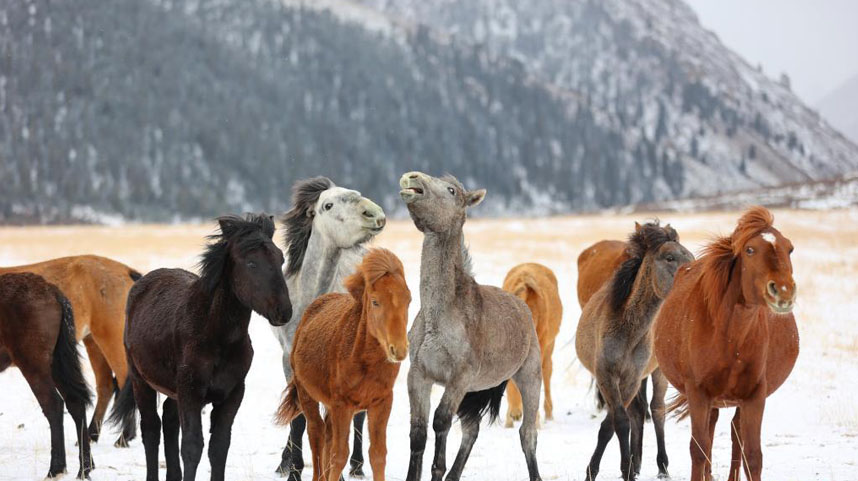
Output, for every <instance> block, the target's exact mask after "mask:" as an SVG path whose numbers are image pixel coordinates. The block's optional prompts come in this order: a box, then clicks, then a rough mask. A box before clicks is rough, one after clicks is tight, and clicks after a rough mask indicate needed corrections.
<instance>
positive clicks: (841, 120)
mask: <svg viewBox="0 0 858 481" xmlns="http://www.w3.org/2000/svg"><path fill="white" fill-rule="evenodd" d="M817 107H818V108H819V112H820V113H821V114H822V115H823V116H824V117H825V118H826V119H828V120H829V121H830V122H831V124H832V125H833V126H834V127H835V128H837V129H839V130H840V131H841V132H843V134H844V135H846V136H847V137H849V138H850V139H851V140H852V141H853V142H858V75H856V76H854V77H852V78H850V79H849V80H847V81H845V82H843V84H842V85H841V86H839V87H837V88H836V89H834V90H833V91H832V92H831V93H829V94H827V95H826V96H825V97H823V98H822V100H820V101H819V103H818V104H817Z"/></svg>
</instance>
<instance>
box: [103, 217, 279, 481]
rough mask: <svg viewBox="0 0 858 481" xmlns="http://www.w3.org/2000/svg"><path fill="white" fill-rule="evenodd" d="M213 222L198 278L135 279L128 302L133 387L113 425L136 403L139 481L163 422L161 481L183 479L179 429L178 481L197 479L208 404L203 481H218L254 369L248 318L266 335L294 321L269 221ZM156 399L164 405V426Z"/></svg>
mask: <svg viewBox="0 0 858 481" xmlns="http://www.w3.org/2000/svg"><path fill="white" fill-rule="evenodd" d="M218 222H219V224H220V231H221V234H220V235H214V236H211V237H210V239H211V241H212V242H211V243H210V244H209V245H208V247H207V249H206V251H205V253H204V254H203V256H202V261H201V262H200V268H201V276H196V275H194V274H192V273H190V272H188V271H185V270H182V269H158V270H155V271H152V272H150V273H149V274H146V275H145V276H143V278H141V279H140V280H139V281H137V282H136V283H135V284H134V287H132V289H131V291H130V292H129V294H128V306H127V307H126V311H127V320H126V324H125V349H126V355H127V358H128V375H129V379H131V382H130V383H126V384H125V387H124V388H123V392H122V393H121V395H120V399H119V401H118V402H117V403H116V406H115V407H114V410H113V412H112V413H111V421H112V422H113V423H123V424H125V423H128V422H133V421H132V419H133V418H132V417H131V414H132V413H133V412H134V404H135V402H136V405H137V408H138V409H139V410H140V430H141V432H142V438H143V446H144V448H145V451H146V479H147V481H157V479H158V444H159V441H160V439H159V438H160V430H161V423H162V421H163V429H164V452H165V455H166V458H167V479H168V480H179V479H182V470H181V467H180V465H179V425H180V424H181V429H182V447H181V453H182V464H184V467H185V476H184V479H185V480H193V479H194V478H195V477H196V471H197V465H198V464H199V462H200V457H201V456H202V451H203V433H202V426H201V419H200V412H201V410H202V408H203V405H205V404H208V403H212V404H213V409H212V413H211V438H210V440H209V461H210V462H211V469H212V474H211V479H212V480H216V481H217V480H222V479H223V477H224V467H225V466H226V456H227V451H228V450H229V443H230V432H231V429H232V423H233V420H234V419H235V415H236V413H237V412H238V407H239V406H240V405H241V400H242V398H243V396H244V378H245V376H246V375H247V371H248V369H249V368H250V362H251V360H252V359H253V348H252V347H251V344H250V337H249V336H248V333H247V328H248V324H249V323H250V314H251V310H254V311H256V312H258V313H260V314H262V315H263V316H265V317H266V318H267V319H268V321H269V322H270V323H271V324H272V325H274V326H281V325H283V324H285V323H286V322H287V321H288V320H289V318H290V317H291V315H292V304H291V303H290V302H289V292H288V290H287V288H286V283H285V281H284V279H283V275H282V274H281V266H282V265H283V253H282V252H281V251H280V249H278V248H277V247H276V246H275V245H274V243H273V242H272V240H271V239H272V236H273V235H274V222H273V220H272V218H271V217H270V216H268V215H253V214H248V215H247V217H246V218H245V219H241V218H240V217H235V216H227V217H221V218H219V219H218ZM129 386H131V387H133V394H132V391H131V389H129ZM157 392H161V393H162V394H165V395H166V396H167V399H165V400H164V411H163V416H162V417H163V419H162V420H159V419H158V413H157V405H156V402H157Z"/></svg>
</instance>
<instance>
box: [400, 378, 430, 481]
mask: <svg viewBox="0 0 858 481" xmlns="http://www.w3.org/2000/svg"><path fill="white" fill-rule="evenodd" d="M431 391H432V381H431V380H429V379H428V378H427V377H426V376H424V375H423V373H422V372H421V371H420V368H419V367H418V366H416V365H414V364H412V365H411V368H410V369H409V370H408V402H409V404H410V405H411V433H410V438H411V457H410V459H409V461H408V474H407V475H406V476H405V480H406V481H420V475H421V474H422V470H423V451H424V450H425V449H426V429H427V420H428V419H429V408H430V407H431V405H430V399H429V395H430V394H431Z"/></svg>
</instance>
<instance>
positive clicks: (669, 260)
mask: <svg viewBox="0 0 858 481" xmlns="http://www.w3.org/2000/svg"><path fill="white" fill-rule="evenodd" d="M665 259H666V260H667V262H673V261H675V260H676V258H675V257H673V254H668V255H667V257H665Z"/></svg>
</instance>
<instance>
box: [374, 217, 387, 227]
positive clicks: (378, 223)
mask: <svg viewBox="0 0 858 481" xmlns="http://www.w3.org/2000/svg"><path fill="white" fill-rule="evenodd" d="M375 223H376V225H378V226H379V227H384V226H385V225H386V224H387V219H385V218H384V217H382V218H381V219H378V220H376V221H375Z"/></svg>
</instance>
